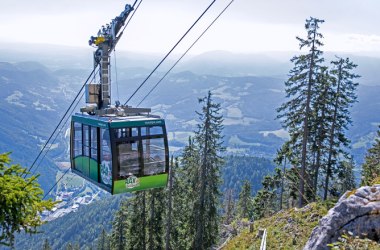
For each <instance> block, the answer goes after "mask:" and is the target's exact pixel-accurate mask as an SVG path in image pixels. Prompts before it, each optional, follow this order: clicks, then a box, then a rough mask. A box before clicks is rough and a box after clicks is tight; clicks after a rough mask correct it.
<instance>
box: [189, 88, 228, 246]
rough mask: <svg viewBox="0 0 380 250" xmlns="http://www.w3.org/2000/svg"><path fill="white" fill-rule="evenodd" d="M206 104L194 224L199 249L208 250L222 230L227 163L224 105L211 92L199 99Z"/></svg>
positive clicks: (197, 141) (200, 128)
mask: <svg viewBox="0 0 380 250" xmlns="http://www.w3.org/2000/svg"><path fill="white" fill-rule="evenodd" d="M199 102H200V103H201V104H203V107H202V111H201V112H199V113H198V116H199V120H200V123H199V124H198V131H196V133H195V137H194V138H195V140H194V141H195V144H196V145H195V147H196V151H197V153H198V155H199V158H198V159H199V161H198V162H197V164H196V168H195V170H196V171H197V173H196V176H197V177H198V178H195V179H192V180H191V181H192V183H194V184H195V185H196V186H195V189H194V191H195V192H194V198H195V199H194V210H193V214H192V221H194V222H195V225H194V226H195V227H194V229H195V238H194V242H193V247H194V248H195V249H208V248H210V247H211V246H212V245H213V244H215V243H216V239H217V236H218V227H219V225H218V224H219V214H218V206H219V197H220V192H219V184H220V174H221V167H222V166H223V159H222V157H221V156H220V153H221V152H223V151H224V148H223V147H222V143H223V141H222V138H223V137H222V129H223V125H222V122H223V118H222V116H221V115H220V113H221V109H220V104H218V103H214V102H213V100H212V95H211V92H208V95H207V97H205V98H202V99H199Z"/></svg>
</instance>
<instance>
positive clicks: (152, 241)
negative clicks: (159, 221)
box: [149, 190, 155, 249]
mask: <svg viewBox="0 0 380 250" xmlns="http://www.w3.org/2000/svg"><path fill="white" fill-rule="evenodd" d="M154 193H155V190H152V191H151V195H150V221H149V249H154V237H153V235H154V228H153V227H154V217H155V211H154V200H155V199H154V195H155V194H154Z"/></svg>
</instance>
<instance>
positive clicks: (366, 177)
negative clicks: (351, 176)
mask: <svg viewBox="0 0 380 250" xmlns="http://www.w3.org/2000/svg"><path fill="white" fill-rule="evenodd" d="M379 177H380V130H378V131H377V138H376V139H375V143H374V144H373V146H372V147H371V148H370V149H368V152H367V155H366V157H365V162H364V164H363V166H362V180H361V185H363V186H364V185H367V186H368V185H371V184H373V181H374V180H376V179H379Z"/></svg>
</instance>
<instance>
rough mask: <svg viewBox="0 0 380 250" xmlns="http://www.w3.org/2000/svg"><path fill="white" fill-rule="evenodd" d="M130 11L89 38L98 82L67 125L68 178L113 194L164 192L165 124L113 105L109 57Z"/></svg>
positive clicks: (141, 111) (143, 111)
mask: <svg viewBox="0 0 380 250" xmlns="http://www.w3.org/2000/svg"><path fill="white" fill-rule="evenodd" d="M135 4H136V2H135ZM132 11H133V7H132V6H130V5H128V4H127V5H126V6H125V10H124V11H123V12H121V14H120V15H119V16H117V17H116V18H114V19H112V22H111V23H110V24H108V25H106V26H105V27H104V26H103V28H102V29H101V30H99V32H98V35H97V36H96V37H91V39H90V41H89V44H90V45H92V46H93V47H95V48H96V51H95V52H94V65H95V69H96V68H97V67H99V82H94V83H91V84H87V85H86V90H85V93H86V103H87V105H86V106H85V107H82V108H81V109H80V111H81V113H77V114H75V115H73V116H72V119H71V135H70V161H71V170H72V172H73V173H75V174H77V175H79V176H81V177H83V178H85V179H86V180H88V181H90V182H92V183H94V184H95V185H97V186H99V187H100V188H102V189H104V190H106V191H108V192H110V193H111V194H119V193H125V192H132V191H138V190H146V189H151V188H159V187H165V186H166V184H167V181H168V173H169V156H168V155H169V153H168V141H167V134H166V128H165V121H164V120H163V119H161V118H160V117H158V116H154V115H151V113H150V111H151V110H150V109H149V108H132V107H130V106H120V105H119V102H117V104H116V105H115V106H113V105H111V91H110V90H111V78H110V54H111V52H112V51H113V50H114V48H115V46H116V44H117V42H118V41H119V39H120V37H121V35H122V34H123V32H122V31H121V28H122V27H123V26H124V25H125V22H126V20H127V17H128V15H129V14H130V13H131V12H132ZM95 69H94V71H93V72H95ZM94 78H95V76H94Z"/></svg>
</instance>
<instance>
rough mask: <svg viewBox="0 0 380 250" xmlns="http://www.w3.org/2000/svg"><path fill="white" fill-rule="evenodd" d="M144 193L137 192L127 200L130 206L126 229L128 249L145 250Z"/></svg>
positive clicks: (145, 210)
mask: <svg viewBox="0 0 380 250" xmlns="http://www.w3.org/2000/svg"><path fill="white" fill-rule="evenodd" d="M146 200H147V199H146V192H145V191H138V192H136V193H135V195H134V197H133V198H131V199H129V204H130V206H131V208H130V213H129V218H130V219H129V222H128V224H129V227H128V248H127V249H142V250H144V249H147V244H146V243H147V242H146V240H147V232H146V231H147V204H146V203H147V202H146Z"/></svg>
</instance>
